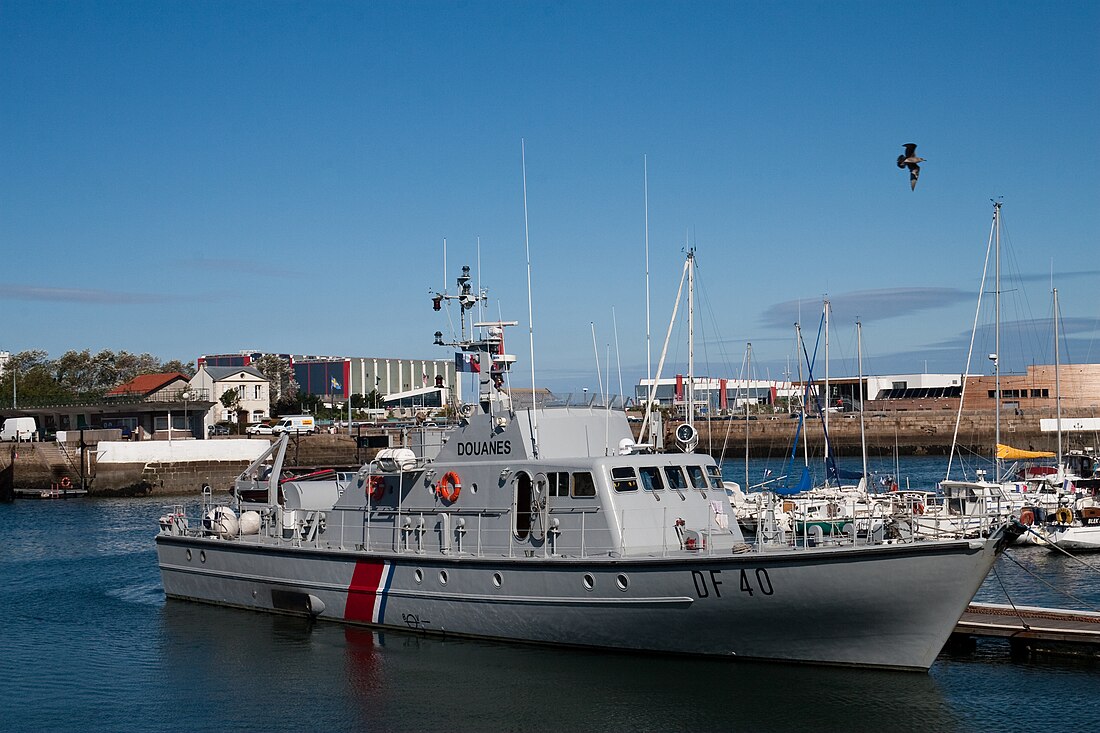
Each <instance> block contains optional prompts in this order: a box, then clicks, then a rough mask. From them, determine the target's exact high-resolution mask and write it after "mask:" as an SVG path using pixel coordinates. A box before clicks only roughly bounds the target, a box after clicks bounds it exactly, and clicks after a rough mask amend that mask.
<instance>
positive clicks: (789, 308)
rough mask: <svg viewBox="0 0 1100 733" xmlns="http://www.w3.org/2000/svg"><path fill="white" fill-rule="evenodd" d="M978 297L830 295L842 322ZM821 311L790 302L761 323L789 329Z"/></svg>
mask: <svg viewBox="0 0 1100 733" xmlns="http://www.w3.org/2000/svg"><path fill="white" fill-rule="evenodd" d="M974 297H975V296H974V294H973V293H969V292H967V291H965V290H960V289H958V288H887V289H883V290H857V291H854V292H851V293H843V294H840V295H830V296H828V300H829V302H830V303H831V304H832V311H833V314H834V316H835V317H837V318H839V319H840V320H847V319H849V318H856V317H859V318H861V319H862V320H863V321H864V322H868V323H869V322H872V321H884V320H887V319H890V318H897V317H899V316H908V315H912V314H914V313H920V312H921V311H926V310H932V309H935V308H943V307H946V306H950V305H954V304H956V303H958V302H960V301H964V300H969V299H972V298H974ZM819 312H820V302H815V301H813V300H788V301H786V302H783V303H776V304H775V305H773V306H771V307H770V308H768V309H767V310H766V311H764V312H763V313H762V314H761V316H760V320H761V321H762V323H763V324H764V325H765V326H769V327H773V328H786V327H788V326H790V325H791V324H793V323H794V322H795V321H797V320H799V318H802V319H803V321H804V322H805V320H806V319H807V318H810V319H812V318H815V317H816V316H815V314H816V313H819ZM800 313H801V315H800Z"/></svg>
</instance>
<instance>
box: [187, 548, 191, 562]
mask: <svg viewBox="0 0 1100 733" xmlns="http://www.w3.org/2000/svg"><path fill="white" fill-rule="evenodd" d="M187 562H191V550H190V549H188V550H187Z"/></svg>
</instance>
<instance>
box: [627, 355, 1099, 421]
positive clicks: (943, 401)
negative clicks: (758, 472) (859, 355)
mask: <svg viewBox="0 0 1100 733" xmlns="http://www.w3.org/2000/svg"><path fill="white" fill-rule="evenodd" d="M686 379H687V378H686V377H685V376H684V375H676V376H675V377H671V378H665V379H661V380H659V381H658V382H657V385H656V394H655V401H656V402H657V404H659V405H661V406H662V407H679V408H680V409H683V407H684V405H685V402H686V399H687V397H686V396H685V395H686ZM1000 381H1001V410H1002V411H1005V410H1007V411H1009V412H1015V413H1019V414H1026V413H1027V411H1029V410H1035V411H1036V412H1042V413H1044V414H1046V413H1047V412H1052V411H1054V409H1055V408H1056V406H1057V405H1056V395H1057V392H1058V389H1059V386H1056V384H1055V373H1054V366H1053V365H1047V364H1044V365H1031V366H1028V367H1027V369H1026V371H1025V372H1024V373H1023V374H1004V373H1002V374H1001V377H1000ZM1058 381H1059V382H1060V388H1061V395H1062V409H1063V410H1066V411H1067V412H1074V413H1083V412H1089V411H1093V412H1095V411H1098V410H1100V364H1070V365H1062V366H1060V367H1059V374H1058ZM963 382H964V376H963V375H962V374H957V373H956V374H926V373H921V374H886V375H864V377H863V378H862V381H861V380H860V378H859V377H858V376H835V377H830V379H829V394H828V395H825V394H824V390H825V382H824V380H823V379H818V380H815V381H814V382H813V383H812V384H811V394H817V395H820V399H821V403H822V406H823V407H825V406H827V407H828V408H830V409H832V410H835V411H839V412H846V411H852V410H858V409H860V406H861V404H863V405H864V406H865V409H866V410H867V411H902V412H904V411H919V410H952V411H954V410H958V408H959V400H960V399H962V398H963V394H964V392H963ZM650 384H651V380H648V379H642V380H640V381H639V383H638V384H637V386H636V387H635V398H636V400H637V402H638V403H639V404H644V403H645V400H646V396H647V394H648V391H649V385H650ZM804 384H805V383H804V382H797V381H794V382H786V381H766V380H748V381H746V380H744V379H733V378H713V377H696V378H695V405H696V414H706V412H707V411H710V412H712V413H713V414H723V413H725V412H730V411H734V412H735V411H736V410H738V409H740V408H741V407H742V406H743V404H744V402H745V401H746V400H747V401H748V403H749V404H750V405H771V406H773V407H778V406H779V405H786V404H790V405H794V406H797V405H798V404H800V402H801V399H802V397H801V395H802V393H803V391H804V389H805V388H804V386H803V385H804ZM965 386H966V390H965V400H966V404H965V405H964V408H965V409H966V410H973V411H979V412H981V411H985V412H993V410H994V409H995V407H996V404H997V402H996V377H994V376H993V375H989V374H968V375H966V376H965ZM786 400H789V402H787V401H786ZM864 403H865V404H864ZM811 405H812V399H811Z"/></svg>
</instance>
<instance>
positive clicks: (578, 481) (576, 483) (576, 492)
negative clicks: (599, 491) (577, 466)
mask: <svg viewBox="0 0 1100 733" xmlns="http://www.w3.org/2000/svg"><path fill="white" fill-rule="evenodd" d="M595 495H596V482H595V481H593V480H592V474H591V473H589V472H588V471H578V472H577V473H575V474H573V496H575V497H586V496H595Z"/></svg>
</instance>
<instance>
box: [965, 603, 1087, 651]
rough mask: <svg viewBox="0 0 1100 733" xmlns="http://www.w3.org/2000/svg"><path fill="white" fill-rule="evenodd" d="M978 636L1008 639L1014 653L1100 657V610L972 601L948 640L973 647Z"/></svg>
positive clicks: (966, 647)
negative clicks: (1074, 609) (1077, 609)
mask: <svg viewBox="0 0 1100 733" xmlns="http://www.w3.org/2000/svg"><path fill="white" fill-rule="evenodd" d="M979 637H985V638H997V639H1006V640H1008V642H1009V647H1010V649H1011V651H1012V654H1013V656H1027V655H1030V654H1032V653H1035V652H1042V653H1050V654H1069V655H1074V656H1088V657H1100V613H1097V612H1093V611H1073V610H1067V609H1061V608H1039V607H1036V606H1010V605H1007V604H999V603H971V604H970V606H969V607H968V608H967V609H966V611H965V612H964V613H963V615H962V617H961V618H960V619H959V623H958V624H957V625H956V626H955V632H954V634H953V635H952V637H951V641H949V642H948V647H949V649H951V650H963V651H965V650H966V649H968V648H971V649H972V648H973V647H974V643H975V639H977V638H979Z"/></svg>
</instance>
